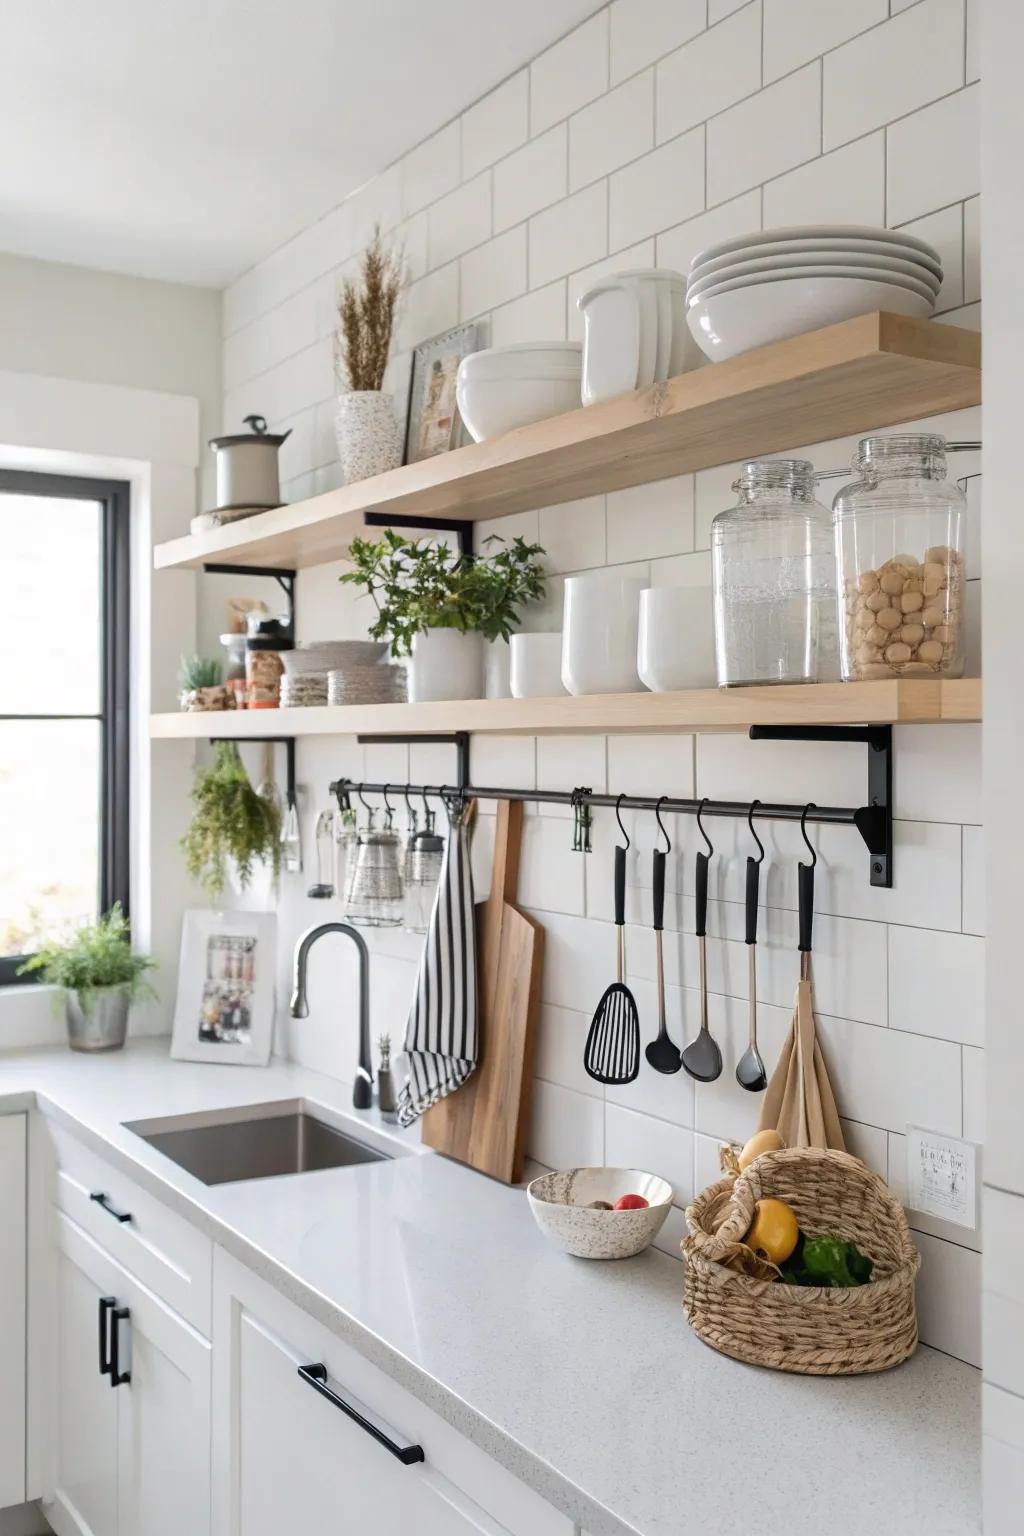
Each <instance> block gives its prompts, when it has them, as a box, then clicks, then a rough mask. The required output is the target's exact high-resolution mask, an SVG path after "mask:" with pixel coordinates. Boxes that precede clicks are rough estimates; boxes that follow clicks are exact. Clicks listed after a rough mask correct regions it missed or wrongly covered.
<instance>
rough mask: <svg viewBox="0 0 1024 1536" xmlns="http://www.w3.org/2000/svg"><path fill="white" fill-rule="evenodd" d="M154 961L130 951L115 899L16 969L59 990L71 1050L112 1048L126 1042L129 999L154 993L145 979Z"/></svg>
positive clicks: (126, 927) (128, 935) (127, 931)
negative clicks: (93, 919) (90, 920)
mask: <svg viewBox="0 0 1024 1536" xmlns="http://www.w3.org/2000/svg"><path fill="white" fill-rule="evenodd" d="M154 965H155V961H153V960H151V959H149V958H148V956H146V955H137V954H135V953H134V952H133V950H132V945H131V929H130V927H129V924H128V919H127V918H126V917H125V915H124V913H123V912H122V911H121V907H120V904H119V903H117V902H115V903H114V905H113V906H112V907H111V909H110V911H109V912H107V913H106V914H105V915H104V916H101V917H100V918H98V919H97V921H96V922H95V923H86V924H83V926H82V927H81V928H76V929H75V930H74V932H73V933H72V934H71V935H70V936H69V937H68V938H67V939H65V940H63V941H57V940H54V941H53V942H51V943H49V944H44V945H43V947H42V949H41V950H40V951H39V952H38V954H35V955H33V956H32V958H31V959H30V960H27V961H26V962H25V964H24V965H23V966H22V967H21V969H20V970H19V972H18V974H19V976H21V975H25V974H26V973H35V974H37V975H38V976H39V979H40V981H41V982H43V984H44V985H45V986H48V987H56V988H58V989H59V990H58V993H57V1000H58V1005H59V1004H61V1003H63V1004H65V1005H66V1012H67V1025H68V1044H69V1045H70V1047H71V1049H72V1050H73V1051H116V1050H120V1048H121V1046H123V1045H124V1042H125V1036H126V1034H127V1032H128V1010H129V1009H130V1007H131V1005H132V1003H134V1002H138V1001H139V999H140V998H144V997H155V996H156V994H155V993H154V991H153V988H152V987H151V986H150V984H149V982H148V981H147V979H146V973H147V972H148V971H151V970H152V969H153V967H154Z"/></svg>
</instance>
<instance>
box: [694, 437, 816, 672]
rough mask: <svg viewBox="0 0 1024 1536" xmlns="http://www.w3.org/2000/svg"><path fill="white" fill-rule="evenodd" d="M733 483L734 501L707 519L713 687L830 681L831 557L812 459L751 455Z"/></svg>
mask: <svg viewBox="0 0 1024 1536" xmlns="http://www.w3.org/2000/svg"><path fill="white" fill-rule="evenodd" d="M733 490H734V491H737V492H738V493H739V502H738V504H737V505H736V506H735V507H732V508H731V509H730V510H729V511H728V512H720V513H719V514H718V516H717V517H716V518H715V520H714V522H713V523H712V525H711V559H712V606H713V611H714V626H715V665H716V670H717V674H718V685H719V687H720V688H732V687H736V686H738V685H740V684H743V683H815V682H820V681H828V680H829V679H834V678H837V677H838V676H839V670H838V667H839V663H838V654H837V643H836V576H835V554H834V551H833V546H832V529H831V522H830V518H829V514H828V511H827V509H826V508H825V507H823V506H821V505H820V503H819V502H818V501H816V500H815V485H814V467H813V465H812V464H810V462H809V461H808V460H807V459H755V460H752V461H751V462H750V463H748V464H745V465H744V466H743V473H742V475H741V476H740V478H739V479H738V480H737V481H735V483H734V485H733Z"/></svg>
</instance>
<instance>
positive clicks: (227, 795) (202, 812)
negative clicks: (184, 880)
mask: <svg viewBox="0 0 1024 1536" xmlns="http://www.w3.org/2000/svg"><path fill="white" fill-rule="evenodd" d="M192 803H193V804H194V806H195V813H194V814H193V817H192V821H191V824H190V826H189V829H188V831H187V832H186V834H185V836H184V837H183V838H182V840H181V846H182V848H183V849H184V850H185V864H186V867H187V869H188V872H189V874H190V875H191V876H192V878H193V880H199V881H201V883H202V886H203V889H204V890H205V892H206V894H207V896H208V898H209V899H210V901H211V902H216V901H218V900H219V898H220V896H221V894H222V893H223V890H224V886H225V884H226V882H227V865H228V860H229V859H232V860H233V861H234V864H235V868H236V870H237V873H238V883H239V885H240V886H241V888H242V889H243V890H244V889H245V888H246V886H247V885H248V884H249V882H250V880H251V879H252V877H253V873H254V871H255V868H256V865H257V864H261V863H266V864H269V865H270V866H271V868H272V869H273V871H274V875H275V876H276V875H277V874H278V873H279V871H280V867H281V813H280V811H279V810H278V808H277V806H276V805H275V804H274V803H273V801H271V800H268V799H264V797H263V796H262V795H258V794H257V793H256V791H255V790H254V789H253V787H252V784H251V783H250V782H249V775H248V774H247V773H246V771H245V767H244V765H243V763H242V759H241V758H240V757H239V755H238V748H237V746H236V745H235V743H234V742H233V741H218V742H217V743H216V744H215V746H214V749H213V762H212V764H211V765H210V767H208V768H200V769H199V771H198V773H197V774H196V782H195V785H194V786H193V789H192Z"/></svg>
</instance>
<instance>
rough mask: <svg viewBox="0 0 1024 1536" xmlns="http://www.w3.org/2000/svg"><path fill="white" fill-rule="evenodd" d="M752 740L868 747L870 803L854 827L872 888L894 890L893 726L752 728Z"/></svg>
mask: <svg viewBox="0 0 1024 1536" xmlns="http://www.w3.org/2000/svg"><path fill="white" fill-rule="evenodd" d="M750 739H751V741H840V742H863V743H865V745H866V746H867V749H868V803H867V805H862V806H861V807H860V808H859V809H858V810H856V811H854V813H853V824H854V826H855V827H856V828H857V831H858V832H859V833H860V835H861V837H862V838H863V839H864V842H865V843H866V844H867V850H868V853H869V855H870V862H869V869H870V874H871V884H872V885H880V886H884V887H885V888H886V889H889V888H891V886H892V863H893V858H892V726H891V725H752V726H751V727H750ZM812 819H813V818H812Z"/></svg>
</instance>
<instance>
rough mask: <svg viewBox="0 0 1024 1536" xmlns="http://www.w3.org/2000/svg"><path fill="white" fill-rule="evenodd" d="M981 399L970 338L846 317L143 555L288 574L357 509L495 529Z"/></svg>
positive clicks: (324, 554)
mask: <svg viewBox="0 0 1024 1536" xmlns="http://www.w3.org/2000/svg"><path fill="white" fill-rule="evenodd" d="M980 400H981V337H980V336H979V335H978V333H977V332H975V331H968V330H964V329H962V328H960V327H958V326H952V325H941V324H936V323H935V322H934V321H929V320H913V319H909V318H907V317H905V316H902V315H891V314H870V315H859V316H858V317H857V318H856V319H853V320H846V321H843V322H842V323H841V324H839V325H832V326H828V327H826V328H825V329H824V330H820V331H811V332H808V333H807V334H806V335H803V336H794V337H791V338H790V339H789V340H787V341H780V342H776V343H775V344H774V345H772V346H770V347H760V348H758V349H757V350H756V351H753V352H747V353H745V354H744V355H743V356H742V357H735V358H732V359H730V360H729V361H728V362H723V363H716V364H714V365H713V366H710V367H707V368H699V369H697V370H696V371H694V372H692V373H685V374H681V375H680V376H679V377H678V378H675V379H669V380H668V381H667V383H665V384H659V385H655V386H654V387H653V388H652V389H645V390H637V391H636V392H635V393H633V394H629V395H621V396H619V397H618V398H617V399H615V400H608V401H605V402H603V403H602V404H600V405H593V406H590V407H588V408H587V409H585V410H583V409H581V410H578V411H570V412H568V413H567V414H566V415H563V416H553V417H551V418H550V419H549V420H547V421H541V422H537V423H536V424H535V425H533V426H529V427H521V428H520V429H519V430H518V431H516V432H509V433H507V434H506V435H505V436H503V437H497V438H492V439H490V440H489V441H487V442H484V443H474V444H472V445H470V446H469V447H466V448H459V449H457V450H455V451H454V452H452V453H446V454H440V455H438V456H437V457H436V458H432V459H424V460H423V461H421V462H420V463H418V464H409V465H404V466H403V467H402V468H400V469H392V470H389V471H388V472H387V473H386V474H383V475H375V476H374V477H373V478H372V479H369V480H363V481H360V482H359V483H358V484H356V485H349V486H343V487H342V488H341V489H340V490H337V491H329V492H327V494H326V495H323V496H315V497H313V498H312V499H311V500H309V501H300V502H296V503H294V504H293V505H291V506H286V507H278V508H276V509H275V510H274V511H272V512H261V513H259V514H258V515H257V516H255V517H251V518H246V519H244V520H243V521H241V522H238V523H234V524H229V525H228V526H226V527H224V528H216V529H214V530H213V531H212V532H210V533H201V534H190V535H189V536H188V537H186V538H181V539H172V540H171V541H170V542H169V543H166V544H159V545H157V547H156V549H155V551H154V562H155V565H156V567H157V569H158V570H167V569H171V568H174V567H185V568H192V569H195V568H198V567H201V566H202V565H203V564H204V563H206V562H207V561H214V562H225V563H232V564H238V565H250V566H255V567H278V568H290V569H301V568H303V567H305V566H311V565H321V564H323V563H324V562H326V561H329V560H338V559H341V558H342V557H343V556H344V555H345V553H346V551H347V549H348V546H349V544H350V542H351V540H352V538H353V537H354V536H355V535H357V534H360V533H363V532H364V531H365V527H366V525H365V523H364V521H363V514H364V513H365V512H368V511H372V512H375V513H381V514H384V515H388V514H392V515H394V517H395V518H396V519H397V520H399V521H400V520H401V518H402V517H418V518H422V517H430V516H438V517H445V518H460V519H465V520H467V521H470V522H475V521H477V520H479V519H482V518H492V517H506V516H508V515H510V514H511V513H513V512H522V511H526V510H528V509H530V508H533V507H545V506H551V505H554V504H556V503H558V502H563V501H573V500H575V499H576V498H578V497H582V496H592V495H595V494H597V493H599V492H602V491H610V490H618V489H621V488H622V487H624V486H630V485H641V484H646V483H647V482H649V481H652V480H663V479H665V478H666V477H667V476H669V475H677V474H683V473H686V472H687V471H690V470H697V469H707V468H709V467H710V466H712V465H715V464H728V463H730V462H731V461H732V460H734V459H740V458H752V457H756V456H757V455H759V454H766V453H777V452H778V451H779V450H781V449H784V448H792V447H793V446H794V445H796V444H799V443H816V442H824V441H826V440H828V439H829V438H833V437H844V436H846V435H848V434H849V433H854V432H864V431H867V430H869V429H875V428H878V427H887V426H893V425H895V424H896V423H898V422H902V421H912V420H915V419H917V418H919V417H922V416H931V415H935V414H936V413H938V412H940V411H953V410H960V409H962V408H964V407H965V406H969V405H977V404H978V403H979V401H980ZM887 718H888V717H887ZM474 728H475V727H474Z"/></svg>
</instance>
